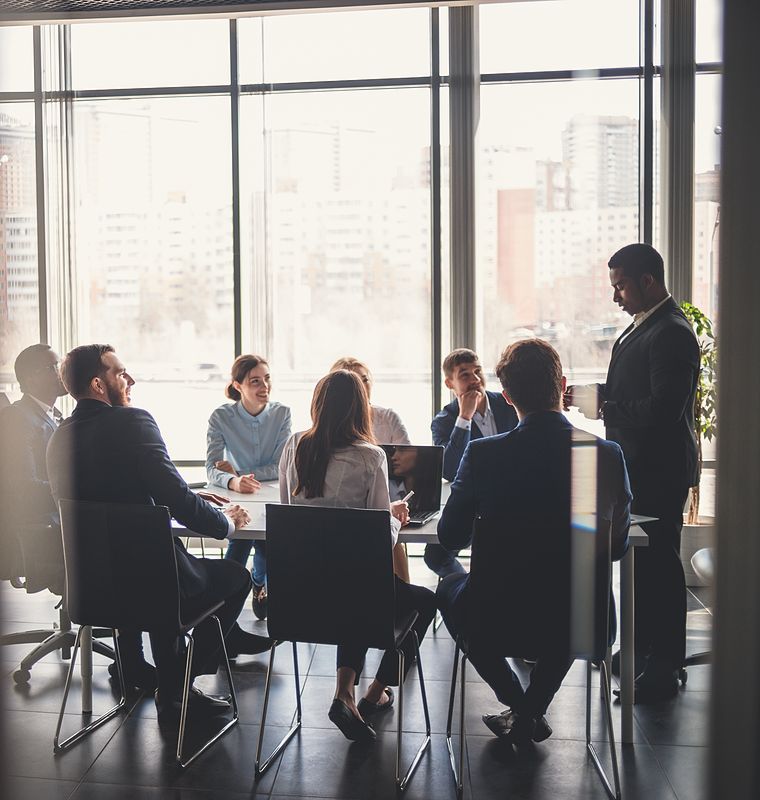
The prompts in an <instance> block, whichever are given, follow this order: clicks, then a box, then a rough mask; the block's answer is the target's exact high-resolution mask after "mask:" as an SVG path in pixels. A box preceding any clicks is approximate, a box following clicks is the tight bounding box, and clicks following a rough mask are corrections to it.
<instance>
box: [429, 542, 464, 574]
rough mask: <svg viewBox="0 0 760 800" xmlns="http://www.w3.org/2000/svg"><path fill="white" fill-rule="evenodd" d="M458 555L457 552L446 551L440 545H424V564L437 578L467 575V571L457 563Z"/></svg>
mask: <svg viewBox="0 0 760 800" xmlns="http://www.w3.org/2000/svg"><path fill="white" fill-rule="evenodd" d="M458 555H459V550H447V549H446V548H445V547H444V546H443V545H441V544H428V545H425V564H426V565H427V567H428V568H429V569H431V570H432V571H433V572H435V574H436V575H437V576H438V577H439V578H445V577H446V576H447V575H466V574H467V570H466V569H465V568H464V567H463V566H462V564H461V563H460V562H459V561H457V558H456V557H457V556H458Z"/></svg>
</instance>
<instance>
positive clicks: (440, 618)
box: [433, 575, 443, 633]
mask: <svg viewBox="0 0 760 800" xmlns="http://www.w3.org/2000/svg"><path fill="white" fill-rule="evenodd" d="M440 585H441V576H440V575H439V576H438V583H437V585H436V588H438V586H440ZM442 622H443V616H442V615H441V609H440V608H436V610H435V617H433V633H438V628H440V627H441V623H442Z"/></svg>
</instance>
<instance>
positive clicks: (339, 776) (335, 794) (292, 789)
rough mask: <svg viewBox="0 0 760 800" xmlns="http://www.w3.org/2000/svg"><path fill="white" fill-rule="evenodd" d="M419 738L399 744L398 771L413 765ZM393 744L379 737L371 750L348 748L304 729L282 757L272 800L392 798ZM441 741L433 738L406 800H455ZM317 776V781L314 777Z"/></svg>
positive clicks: (337, 738) (334, 734)
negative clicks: (298, 799) (276, 799)
mask: <svg viewBox="0 0 760 800" xmlns="http://www.w3.org/2000/svg"><path fill="white" fill-rule="evenodd" d="M421 742H422V736H420V735H413V734H410V735H408V736H405V737H404V738H403V740H402V769H405V768H406V766H407V765H408V764H409V762H410V761H411V759H412V757H413V756H414V753H415V752H416V749H417V747H419V745H420V744H421ZM395 752H396V738H395V736H394V735H393V734H388V733H383V734H381V735H380V736H379V737H378V739H377V741H375V742H372V743H369V744H359V743H351V742H349V741H348V740H347V739H345V738H344V737H343V735H342V734H341V733H340V732H339V731H337V730H333V731H316V730H311V729H308V728H306V729H304V730H302V731H301V734H300V736H299V737H298V738H297V739H295V740H294V741H293V742H292V743H291V744H290V745H289V746H288V748H287V749H286V750H285V753H284V754H283V755H282V765H281V767H280V770H279V772H278V773H277V779H276V780H275V783H274V788H273V790H272V791H273V797H275V796H277V795H285V796H293V797H315V796H316V797H331V798H341V800H343V798H354V797H360V798H362V800H373V799H374V798H377V799H378V800H379V799H380V798H382V800H385V798H390V797H395V796H396V790H395V782H394V775H395ZM447 763H448V756H447V751H446V745H445V742H444V739H443V737H440V736H436V737H433V740H432V742H431V744H430V747H429V748H428V751H427V752H426V753H425V754H424V755H423V757H422V761H421V762H420V765H419V767H418V769H417V772H416V773H415V775H414V776H413V778H412V780H411V783H410V784H409V787H408V789H407V791H406V793H405V798H407V799H408V800H430V798H436V800H446V799H447V798H451V800H454V798H455V796H456V793H455V790H454V783H453V781H452V779H451V777H450V774H449V772H448V768H447ZM317 775H318V776H319V777H318V778H315V776H317Z"/></svg>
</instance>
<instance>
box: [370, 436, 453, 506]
mask: <svg viewBox="0 0 760 800" xmlns="http://www.w3.org/2000/svg"><path fill="white" fill-rule="evenodd" d="M380 447H382V448H383V450H384V451H385V457H386V458H387V459H388V492H389V494H390V496H391V502H394V501H396V500H403V499H404V497H406V495H407V494H409V492H411V491H414V494H413V495H412V497H411V499H410V500H409V501H408V503H409V513H410V514H411V515H412V516H415V515H418V514H425V513H427V512H432V511H438V510H439V509H440V507H441V476H442V470H443V448H442V447H434V446H433V445H411V444H381V445H380Z"/></svg>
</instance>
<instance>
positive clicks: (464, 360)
mask: <svg viewBox="0 0 760 800" xmlns="http://www.w3.org/2000/svg"><path fill="white" fill-rule="evenodd" d="M476 362H477V363H479V362H480V359H479V358H478V354H477V353H476V352H475V351H474V350H469V349H468V348H466V347H457V349H456V350H452V351H451V352H450V353H449V354H448V355H447V356H446V358H444V359H443V364H442V365H441V369H443V374H444V375H445V376H446V377H447V378H450V377H451V376H452V375H453V374H454V370H455V369H456V368H457V367H458V366H459V365H460V364H473V363H476Z"/></svg>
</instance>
